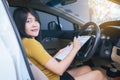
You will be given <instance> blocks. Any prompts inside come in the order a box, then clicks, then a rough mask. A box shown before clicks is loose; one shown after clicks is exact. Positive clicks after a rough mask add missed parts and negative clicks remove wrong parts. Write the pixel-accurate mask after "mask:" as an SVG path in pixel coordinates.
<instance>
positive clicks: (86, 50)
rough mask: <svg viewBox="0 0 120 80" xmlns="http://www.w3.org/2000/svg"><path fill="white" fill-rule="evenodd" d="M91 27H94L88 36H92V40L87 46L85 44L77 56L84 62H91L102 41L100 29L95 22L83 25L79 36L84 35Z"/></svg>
mask: <svg viewBox="0 0 120 80" xmlns="http://www.w3.org/2000/svg"><path fill="white" fill-rule="evenodd" d="M89 26H92V27H93V30H91V31H90V34H88V33H87V35H89V36H91V38H90V39H89V40H88V41H87V44H86V43H85V45H84V46H83V47H82V48H81V49H80V50H79V52H78V54H77V58H78V59H79V60H80V61H83V62H84V61H87V60H89V59H90V58H91V57H92V56H93V55H94V53H95V51H96V49H97V47H98V44H99V41H100V34H101V33H100V28H99V27H98V26H97V25H96V24H95V23H94V22H88V23H86V24H85V25H83V26H82V28H81V32H80V33H79V34H78V35H82V34H83V33H84V32H85V30H86V29H87V28H88V27H89ZM93 33H94V35H93Z"/></svg>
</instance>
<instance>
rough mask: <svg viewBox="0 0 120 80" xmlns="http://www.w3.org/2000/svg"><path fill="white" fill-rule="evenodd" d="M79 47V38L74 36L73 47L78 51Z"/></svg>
mask: <svg viewBox="0 0 120 80" xmlns="http://www.w3.org/2000/svg"><path fill="white" fill-rule="evenodd" d="M80 48H81V42H80V40H78V39H77V38H76V37H74V39H73V49H75V50H77V51H79V49H80Z"/></svg>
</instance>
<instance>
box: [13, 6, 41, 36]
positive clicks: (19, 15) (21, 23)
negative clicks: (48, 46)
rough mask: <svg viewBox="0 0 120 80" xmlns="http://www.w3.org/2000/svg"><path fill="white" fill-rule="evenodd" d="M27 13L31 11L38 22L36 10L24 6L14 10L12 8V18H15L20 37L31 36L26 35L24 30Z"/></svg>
mask: <svg viewBox="0 0 120 80" xmlns="http://www.w3.org/2000/svg"><path fill="white" fill-rule="evenodd" d="M28 13H31V14H32V15H33V16H34V17H35V18H36V20H37V21H38V22H39V23H40V20H39V16H38V14H37V12H36V11H35V10H33V9H31V8H24V7H21V8H17V9H16V10H14V13H13V18H14V20H15V23H16V25H17V28H18V31H19V33H20V36H21V38H24V37H27V38H31V36H29V35H27V34H26V32H25V22H26V20H27V16H28ZM40 24H41V23H40Z"/></svg>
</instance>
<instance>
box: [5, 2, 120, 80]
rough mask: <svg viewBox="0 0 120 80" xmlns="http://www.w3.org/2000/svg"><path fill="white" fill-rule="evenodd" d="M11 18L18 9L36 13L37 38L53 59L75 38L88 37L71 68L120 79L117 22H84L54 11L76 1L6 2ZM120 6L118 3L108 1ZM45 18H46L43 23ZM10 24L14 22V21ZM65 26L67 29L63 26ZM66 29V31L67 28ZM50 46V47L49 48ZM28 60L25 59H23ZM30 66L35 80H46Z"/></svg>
mask: <svg viewBox="0 0 120 80" xmlns="http://www.w3.org/2000/svg"><path fill="white" fill-rule="evenodd" d="M7 1H8V5H9V11H10V14H11V16H12V14H13V11H14V9H16V8H17V7H30V8H33V9H35V10H36V11H37V13H38V14H39V16H40V19H41V23H42V25H41V31H40V34H39V36H38V37H37V38H36V39H37V40H38V41H39V42H41V43H42V45H43V46H44V48H45V49H46V50H47V51H48V53H50V55H52V56H54V55H55V53H56V52H57V51H58V50H59V49H61V48H63V47H65V46H66V45H68V44H69V43H71V42H72V40H73V37H74V36H85V35H88V36H91V37H90V39H89V40H88V41H87V42H86V43H85V45H84V46H83V47H82V48H81V49H80V51H79V52H78V54H77V55H76V57H75V59H74V61H73V62H72V64H71V65H70V67H69V68H68V69H70V68H74V67H79V66H82V65H89V66H90V67H91V68H92V69H99V70H101V71H102V72H103V73H104V74H105V75H107V77H108V78H109V80H114V78H116V77H120V20H113V21H106V22H103V23H101V24H99V25H98V24H97V23H95V22H93V21H89V22H83V21H82V20H79V19H77V18H75V17H73V16H70V15H69V14H65V12H62V11H61V10H60V11H61V12H60V11H59V10H57V9H56V8H54V7H55V6H56V5H58V4H61V5H62V6H65V5H69V4H73V3H75V2H76V1H77V0H55V1H54V0H36V1H35V0H7ZM109 1H110V2H112V3H114V4H117V5H120V1H119V0H109ZM45 16H49V17H48V19H47V20H46V18H45ZM13 24H15V23H14V21H13ZM66 24H67V25H66ZM68 26H69V28H67V27H68ZM51 45H52V46H51ZM25 58H27V57H25ZM27 63H29V65H30V68H31V71H32V75H33V77H34V79H35V80H48V78H47V77H46V75H44V73H42V72H41V71H40V70H39V69H38V68H37V67H36V66H35V65H34V64H33V63H32V62H30V61H29V60H27Z"/></svg>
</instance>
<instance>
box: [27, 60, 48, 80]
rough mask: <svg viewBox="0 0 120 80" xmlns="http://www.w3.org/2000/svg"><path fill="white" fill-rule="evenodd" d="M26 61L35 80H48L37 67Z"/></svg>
mask: <svg viewBox="0 0 120 80" xmlns="http://www.w3.org/2000/svg"><path fill="white" fill-rule="evenodd" d="M28 61H29V64H30V68H31V71H32V74H33V77H34V79H35V80H49V79H48V78H47V76H46V75H45V74H44V73H43V72H42V71H41V70H40V69H39V68H37V66H35V65H34V64H33V63H32V62H31V61H30V60H28Z"/></svg>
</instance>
